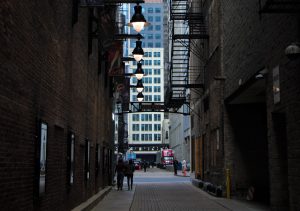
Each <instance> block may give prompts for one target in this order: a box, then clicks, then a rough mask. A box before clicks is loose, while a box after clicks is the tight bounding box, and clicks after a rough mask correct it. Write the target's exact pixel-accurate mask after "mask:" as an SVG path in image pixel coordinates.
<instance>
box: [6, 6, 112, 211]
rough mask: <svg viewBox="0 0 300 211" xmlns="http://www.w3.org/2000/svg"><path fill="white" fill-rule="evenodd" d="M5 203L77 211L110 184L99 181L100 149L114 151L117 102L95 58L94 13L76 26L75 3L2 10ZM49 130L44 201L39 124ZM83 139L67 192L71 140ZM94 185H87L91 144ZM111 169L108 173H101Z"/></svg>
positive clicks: (81, 13)
mask: <svg viewBox="0 0 300 211" xmlns="http://www.w3.org/2000/svg"><path fill="white" fill-rule="evenodd" d="M0 25H1V31H0V45H1V49H0V73H1V74H0V81H1V83H0V102H1V103H0V116H1V121H0V131H1V138H0V139H1V146H0V160H1V161H0V168H1V170H0V190H1V191H0V204H1V206H2V208H3V209H5V210H8V209H11V210H33V209H37V210H39V209H42V210H69V209H71V208H73V207H75V206H76V205H78V204H80V203H81V202H82V201H84V200H86V199H87V198H88V197H90V196H92V195H93V194H94V193H95V192H97V191H98V189H99V188H101V187H103V186H105V185H107V184H108V180H109V179H108V178H107V177H108V176H109V175H108V172H104V174H102V169H101V171H100V172H101V174H99V176H98V178H97V181H98V182H97V186H96V185H95V184H96V182H95V181H96V178H95V172H94V170H95V168H94V166H95V163H94V162H95V161H94V160H95V147H96V143H100V144H101V147H103V146H106V147H107V148H111V147H112V145H111V144H112V135H111V133H112V130H111V128H112V124H111V99H110V96H109V91H110V90H109V87H110V85H108V86H105V80H107V78H106V77H105V74H104V70H102V73H101V74H99V73H98V53H97V41H96V40H94V41H93V53H92V54H91V55H88V48H87V47H88V9H86V8H80V9H79V13H78V22H77V23H76V24H74V26H73V25H72V1H65V2H59V1H33V2H32V1H3V2H2V3H1V6H0ZM40 120H42V121H44V122H46V123H47V124H48V144H47V176H46V192H45V194H44V196H42V197H34V196H37V193H36V190H35V189H34V187H35V184H36V182H37V181H36V179H37V178H36V175H35V174H36V169H35V165H36V160H35V159H36V158H38V156H39V154H38V149H39V147H38V142H39V140H38V131H39V130H38V123H39V121H40ZM69 131H73V132H74V133H75V143H76V144H75V178H74V185H73V186H72V187H71V188H69V187H68V185H67V179H66V178H67V155H66V153H67V135H68V133H69ZM87 138H88V139H89V140H90V141H91V146H92V147H91V164H90V166H91V179H90V180H89V181H88V182H84V151H85V150H84V140H85V139H87ZM101 167H102V168H103V166H101Z"/></svg>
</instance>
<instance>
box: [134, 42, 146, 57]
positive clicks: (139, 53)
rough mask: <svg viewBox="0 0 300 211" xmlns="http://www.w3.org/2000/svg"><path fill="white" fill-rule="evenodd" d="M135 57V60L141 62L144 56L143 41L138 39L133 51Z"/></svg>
mask: <svg viewBox="0 0 300 211" xmlns="http://www.w3.org/2000/svg"><path fill="white" fill-rule="evenodd" d="M132 54H133V57H134V59H135V61H137V62H139V61H141V60H142V58H143V56H144V50H143V48H142V41H140V40H138V41H136V46H135V48H134V49H133V51H132Z"/></svg>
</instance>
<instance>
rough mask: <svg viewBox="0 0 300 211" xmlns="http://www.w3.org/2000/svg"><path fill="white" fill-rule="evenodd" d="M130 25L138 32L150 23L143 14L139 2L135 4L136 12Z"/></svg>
mask: <svg viewBox="0 0 300 211" xmlns="http://www.w3.org/2000/svg"><path fill="white" fill-rule="evenodd" d="M128 25H129V26H132V27H133V28H134V30H135V31H136V32H141V31H142V30H143V29H144V27H145V26H149V25H150V23H148V22H147V21H146V19H145V17H144V15H143V14H142V7H141V6H140V5H139V4H137V5H136V6H134V14H133V16H132V18H131V20H130V23H129V24H128Z"/></svg>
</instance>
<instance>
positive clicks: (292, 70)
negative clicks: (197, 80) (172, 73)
mask: <svg viewBox="0 0 300 211" xmlns="http://www.w3.org/2000/svg"><path fill="white" fill-rule="evenodd" d="M258 3H259V2H258V1H233V0H229V1H223V2H221V3H220V2H218V1H214V0H211V1H205V5H204V6H205V8H206V9H205V10H206V13H205V14H206V15H207V20H208V24H209V37H210V39H209V51H208V55H209V58H208V62H207V63H206V65H205V68H206V69H205V76H204V79H205V90H204V92H203V94H202V95H201V96H200V100H199V101H200V103H199V101H198V102H197V104H195V108H194V109H195V110H196V111H199V113H200V115H199V118H198V119H197V121H196V120H195V121H194V124H195V126H194V129H192V135H195V137H199V136H202V137H203V139H204V143H205V144H204V145H205V152H204V157H205V161H204V163H205V167H204V168H205V169H206V170H209V171H206V175H205V179H206V180H208V181H211V182H213V183H215V184H223V185H225V181H224V179H225V178H224V177H221V176H220V177H218V176H216V175H221V174H224V172H225V169H226V168H229V169H230V170H231V171H232V172H231V173H232V178H231V179H232V180H231V182H232V193H233V195H235V196H239V197H241V198H245V197H246V194H247V191H248V188H249V187H250V186H251V185H254V186H255V187H256V192H255V194H254V199H258V200H261V201H264V202H266V203H268V202H270V205H271V209H272V210H299V209H300V208H299V201H300V200H299V199H300V198H299V196H300V193H299V188H298V187H299V186H300V184H299V182H300V180H299V176H300V174H299V171H298V170H297V169H299V167H300V166H299V163H300V162H299V158H300V151H299V148H300V140H299V133H300V129H299V128H300V125H299V119H300V117H299V113H300V112H299V108H300V107H299V102H300V97H299V90H300V87H299V86H300V85H299V84H300V83H299V77H300V76H299V69H300V66H299V59H298V60H295V61H289V60H288V59H287V58H286V56H285V55H284V50H285V48H286V47H287V46H288V45H289V44H291V43H292V42H295V41H299V36H300V34H299V31H300V27H299V23H300V22H299V15H297V14H265V13H264V14H261V15H259V4H258ZM192 62H193V63H197V61H194V60H192ZM277 65H280V67H279V70H280V92H281V101H280V103H278V104H276V105H274V102H273V78H272V70H273V68H274V67H275V66H277ZM263 68H267V69H268V71H269V72H268V74H266V75H264V79H262V80H264V82H265V87H261V90H260V91H261V94H264V100H263V101H261V98H259V97H257V98H256V99H255V100H254V101H253V102H252V103H251V104H240V105H232V104H227V105H226V103H229V102H230V99H231V100H232V99H234V97H235V96H238V93H244V94H245V93H246V92H247V91H249V90H250V89H249V87H250V86H249V84H251V83H253V82H255V80H253V79H254V77H255V75H256V74H257V73H258V72H259V71H260V70H262V69H263ZM201 71H202V70H199V72H201ZM223 76H225V78H223ZM223 79H224V81H223ZM223 83H224V84H223ZM223 86H224V88H223ZM262 96H263V95H262ZM252 97H253V96H252ZM204 99H209V110H207V111H205V110H204V108H203V107H204ZM235 99H236V98H235ZM249 100H250V98H249ZM257 100H259V101H260V104H257ZM223 102H224V104H225V106H224V104H223ZM239 103H241V101H240V102H239ZM248 103H249V102H248ZM217 128H219V129H220V141H221V142H220V144H221V150H223V151H221V152H222V153H224V154H220V156H219V157H218V158H217V160H216V162H217V164H216V167H217V166H219V168H216V167H214V166H212V165H211V164H212V163H214V162H215V161H214V160H213V159H215V158H214V156H212V155H213V154H214V153H216V152H215V149H214V145H213V142H214V139H215V131H214V130H215V129H217ZM251 131H252V132H251ZM223 144H224V145H223ZM253 155H255V156H253ZM196 157H197V156H196ZM211 173H213V174H215V176H214V175H212V174H211ZM268 175H269V176H268ZM260 180H261V181H263V182H260ZM267 184H270V185H267ZM243 189H244V190H243Z"/></svg>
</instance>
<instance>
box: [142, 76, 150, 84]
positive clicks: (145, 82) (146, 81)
mask: <svg viewBox="0 0 300 211" xmlns="http://www.w3.org/2000/svg"><path fill="white" fill-rule="evenodd" d="M143 83H144V84H152V78H148V77H145V78H143Z"/></svg>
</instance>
